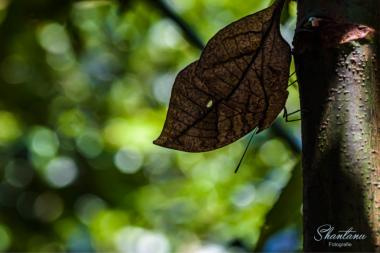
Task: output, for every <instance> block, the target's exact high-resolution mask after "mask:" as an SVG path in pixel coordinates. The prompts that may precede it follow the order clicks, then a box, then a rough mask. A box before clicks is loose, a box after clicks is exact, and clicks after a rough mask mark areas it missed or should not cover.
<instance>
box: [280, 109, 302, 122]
mask: <svg viewBox="0 0 380 253" xmlns="http://www.w3.org/2000/svg"><path fill="white" fill-rule="evenodd" d="M300 111H301V110H297V111H295V112H292V113H288V110H287V109H286V107H284V115H283V116H282V117H283V118H285V120H286V122H294V121H299V120H301V119H294V120H289V119H288V116H290V115H293V114H296V113H297V112H300Z"/></svg>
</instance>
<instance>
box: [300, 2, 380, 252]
mask: <svg viewBox="0 0 380 253" xmlns="http://www.w3.org/2000/svg"><path fill="white" fill-rule="evenodd" d="M379 10H380V2H379V1H377V0H313V1H312V0H298V21H297V29H296V35H295V38H294V42H293V43H294V47H295V48H294V57H295V62H296V70H297V76H298V82H299V87H300V97H301V109H302V111H303V113H302V143H303V151H302V153H303V161H302V163H303V185H304V188H303V215H304V218H303V219H304V251H305V252H336V251H341V252H343V251H344V252H374V251H377V252H379V251H380V248H379V245H380V237H379V231H380V230H379V224H380V222H379V221H380V216H379V215H380V213H379V211H380V210H378V209H379V207H380V204H379V201H380V183H379V181H380V162H379V152H380V141H379V130H380V92H379V89H380V86H379V84H380V80H379V79H380V78H379V73H380V68H379V66H378V65H379V64H378V61H377V56H376V54H378V48H379V40H378V28H379V27H378V26H379V22H380V17H379ZM310 17H316V18H322V21H320V24H319V25H318V26H316V27H311V28H310V27H309V28H305V25H306V24H307V21H308V20H309V18H310ZM347 24H350V26H351V27H354V26H355V25H356V28H357V31H359V30H361V31H362V29H366V28H363V26H366V27H367V29H370V30H371V29H373V30H372V34H371V35H372V36H366V37H364V38H361V39H360V36H357V39H355V38H356V37H355V36H353V37H352V38H351V37H350V38H349V39H346V37H345V36H350V34H351V35H352V32H351V33H350V32H347V31H343V30H344V27H346V26H345V25H347ZM331 25H332V26H336V27H338V28H340V30H339V29H335V30H334V29H330V28H329V26H331ZM358 25H363V26H358ZM337 37H339V39H341V41H340V43H337V41H338V40H337ZM342 41H344V42H345V43H343V42H342ZM326 224H329V225H331V227H332V228H333V231H332V232H331V233H330V236H331V235H333V234H336V235H339V234H341V235H344V233H342V232H339V231H346V230H349V229H350V228H351V227H352V228H353V229H352V230H353V231H356V232H351V233H349V234H351V235H353V234H364V235H365V236H366V238H365V239H363V240H351V239H350V238H349V237H348V238H347V236H346V237H345V239H338V240H333V239H328V238H326V233H321V235H322V237H321V236H320V235H319V234H318V232H317V230H318V228H319V227H321V226H322V225H326ZM327 227H328V226H325V227H324V228H327ZM321 238H322V239H321ZM319 239H321V240H319ZM346 242H348V243H350V244H351V246H343V247H336V246H335V247H334V246H333V245H331V243H346Z"/></svg>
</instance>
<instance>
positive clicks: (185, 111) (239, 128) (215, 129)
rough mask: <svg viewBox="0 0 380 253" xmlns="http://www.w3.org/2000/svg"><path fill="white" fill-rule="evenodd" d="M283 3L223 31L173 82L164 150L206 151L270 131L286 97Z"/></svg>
mask: <svg viewBox="0 0 380 253" xmlns="http://www.w3.org/2000/svg"><path fill="white" fill-rule="evenodd" d="M284 3H285V0H277V1H276V2H275V3H274V4H273V5H272V6H270V7H269V8H267V9H264V10H262V11H260V12H257V13H255V14H252V15H249V16H246V17H244V18H242V19H240V20H238V21H236V22H234V23H232V24H230V25H228V26H227V27H225V28H224V29H222V30H220V31H219V32H218V33H217V34H216V35H215V36H214V37H213V38H212V39H211V40H210V41H209V42H208V43H207V45H206V47H205V49H204V51H203V52H202V54H201V57H200V59H199V60H197V61H195V62H193V63H191V64H190V65H189V66H187V67H186V68H185V69H183V70H182V71H180V73H179V74H178V75H177V77H176V80H175V82H174V85H173V88H172V93H171V98H170V103H169V109H168V112H167V116H166V121H165V124H164V128H163V130H162V133H161V135H160V136H159V138H158V139H157V140H155V141H154V142H153V143H154V144H156V145H159V146H162V147H165V148H170V149H175V150H180V151H186V152H206V151H211V150H215V149H218V148H221V147H224V146H226V145H229V144H231V143H232V142H234V141H236V140H238V139H240V138H242V137H244V136H245V135H247V134H249V133H250V132H252V131H253V130H255V129H256V131H257V133H259V132H261V131H263V130H265V129H267V128H268V127H269V126H270V125H271V124H272V123H273V122H274V120H275V119H276V117H277V116H278V114H279V113H280V112H281V111H282V109H283V108H284V106H285V103H286V100H287V98H288V95H289V93H288V91H287V90H286V89H287V87H288V77H289V67H290V63H291V48H290V46H289V44H288V43H287V42H286V41H285V40H284V39H283V37H282V36H281V33H280V17H281V11H282V8H283V5H284Z"/></svg>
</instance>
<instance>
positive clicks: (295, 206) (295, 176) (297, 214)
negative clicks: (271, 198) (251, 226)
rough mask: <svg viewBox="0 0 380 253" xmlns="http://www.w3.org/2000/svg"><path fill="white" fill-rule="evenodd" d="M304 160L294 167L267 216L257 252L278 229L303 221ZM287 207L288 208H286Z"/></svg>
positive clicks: (257, 245) (257, 244)
mask: <svg viewBox="0 0 380 253" xmlns="http://www.w3.org/2000/svg"><path fill="white" fill-rule="evenodd" d="M301 189H302V161H301V160H299V161H298V163H296V164H295V165H294V167H293V171H292V177H291V178H290V179H289V182H288V184H287V185H286V186H285V187H284V189H283V190H282V192H281V195H280V197H279V198H278V200H277V201H276V203H275V204H274V205H273V207H272V209H271V210H270V211H269V212H268V214H267V216H266V221H265V224H264V226H263V227H262V228H261V233H260V237H259V240H258V241H257V243H256V248H255V252H261V250H262V248H263V246H264V244H265V242H266V241H267V240H268V239H269V238H270V237H271V236H272V235H274V234H275V233H277V232H278V231H280V230H282V229H285V228H286V227H288V226H289V225H291V224H293V223H300V222H301V221H302V214H301V206H302V191H301ZM284 207H286V208H284Z"/></svg>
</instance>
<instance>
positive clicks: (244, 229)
mask: <svg viewBox="0 0 380 253" xmlns="http://www.w3.org/2000/svg"><path fill="white" fill-rule="evenodd" d="M270 2H273V1H269V0H252V1H245V0H167V1H158V0H157V1H153V0H151V1H148V0H146V1H144V0H130V1H119V2H118V1H63V0H55V1H53V0H50V1H48V0H33V1H30V0H13V1H12V0H0V251H19V252H66V251H71V252H93V251H97V252H136V253H145V252H146V253H149V252H155V253H156V252H157V253H161V252H162V253H164V252H189V253H190V252H191V253H192V252H202V253H219V252H247V251H252V250H254V248H255V245H257V243H258V244H259V245H261V246H260V247H262V246H263V247H264V248H262V250H264V251H279V250H288V251H295V250H299V249H301V240H302V238H301V236H302V235H301V234H302V232H301V227H302V224H301V198H300V194H301V190H302V189H301V187H300V169H299V167H300V166H299V159H300V154H299V146H300V124H299V122H295V123H288V124H286V123H285V120H284V119H282V118H279V119H277V121H276V127H277V131H274V130H273V128H270V129H268V130H266V131H264V132H263V133H261V134H259V135H258V136H255V137H254V139H253V141H252V143H251V146H250V148H249V150H248V152H247V155H246V157H245V159H244V161H243V164H242V166H241V167H240V169H239V172H238V173H237V174H234V170H235V168H236V165H237V164H238V162H239V160H240V158H241V156H242V154H243V152H244V149H245V147H246V145H247V143H248V138H247V137H246V138H243V139H242V140H239V141H237V142H236V143H233V144H231V145H229V146H227V147H225V148H222V149H220V150H216V151H212V152H207V153H199V154H190V153H184V152H178V151H173V150H167V149H164V148H161V147H158V146H155V145H153V144H152V141H153V140H155V139H156V138H157V137H158V136H159V134H160V132H161V129H162V126H163V123H164V120H165V116H166V111H167V106H168V101H169V98H170V91H171V87H172V85H173V82H174V78H175V76H176V74H177V73H178V72H179V71H180V70H181V69H182V68H184V67H185V66H187V65H188V64H190V63H191V62H193V61H195V60H197V59H198V58H199V56H200V53H201V51H200V50H199V49H198V48H197V46H196V45H195V44H196V43H194V41H195V40H196V39H195V38H194V37H191V36H198V37H199V40H200V41H201V42H202V43H204V44H205V43H206V42H207V41H208V40H209V39H210V38H211V37H212V36H213V35H214V34H215V33H216V32H217V31H218V30H220V29H221V28H223V27H225V26H226V25H228V24H229V23H231V22H233V21H236V20H238V19H240V18H242V17H244V16H246V15H248V14H252V13H254V12H257V11H259V10H262V9H264V8H266V7H268V6H269V5H270ZM295 10H296V3H295V2H289V3H287V4H286V8H285V9H284V13H283V19H282V32H283V35H284V37H285V38H286V39H287V40H288V41H289V42H291V40H292V36H293V31H294V25H295V15H296V13H295ZM170 13H171V14H174V15H175V16H176V17H178V19H173V16H170ZM178 22H183V23H182V24H187V25H188V27H189V28H190V29H191V30H192V31H193V32H194V34H192V35H191V34H190V35H189V34H187V32H186V31H184V30H183V29H182V28H181V27H180V24H179V23H178ZM292 71H294V67H293V65H292V67H291V72H292ZM295 78H296V77H295V76H293V77H292V78H291V79H290V82H292V81H294V80H295ZM289 90H290V97H289V100H288V102H287V108H288V111H294V110H297V109H299V99H298V97H299V94H298V92H297V89H293V88H289ZM296 117H297V116H296ZM279 130H280V131H279ZM297 145H298V149H297V148H295V146H296V147H297ZM292 172H294V173H292ZM292 175H293V177H292ZM291 178H292V179H293V178H294V179H293V180H291ZM289 180H290V181H289ZM288 182H290V183H289V184H288ZM284 187H285V189H286V190H283V189H284ZM275 203H277V204H275ZM268 212H269V214H268ZM266 217H267V218H266ZM260 236H261V237H260Z"/></svg>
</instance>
